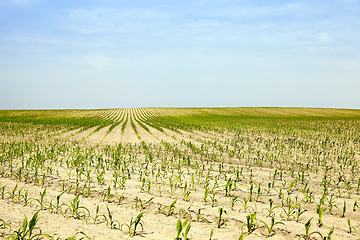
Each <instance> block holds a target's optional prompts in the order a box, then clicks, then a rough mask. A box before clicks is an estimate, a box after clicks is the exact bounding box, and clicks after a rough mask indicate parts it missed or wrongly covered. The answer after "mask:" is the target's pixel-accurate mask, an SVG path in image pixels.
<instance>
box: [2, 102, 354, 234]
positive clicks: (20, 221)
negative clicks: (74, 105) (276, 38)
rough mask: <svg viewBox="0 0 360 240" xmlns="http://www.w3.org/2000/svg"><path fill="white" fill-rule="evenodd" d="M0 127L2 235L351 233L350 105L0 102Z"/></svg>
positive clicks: (352, 127)
mask: <svg viewBox="0 0 360 240" xmlns="http://www.w3.org/2000/svg"><path fill="white" fill-rule="evenodd" d="M0 132H1V134H0V205H1V207H0V238H9V239H36V238H39V239H67V238H69V239H73V238H74V239H80V238H85V239H86V238H89V239H175V240H180V239H181V240H186V239H192V240H196V239H235V240H238V239H267V238H269V237H270V239H331V238H332V239H359V238H360V172H359V170H360V165H359V162H360V110H341V109H305V108H183V109H182V108H178V109H177V108H137V109H99V110H21V111H20V110H19V111H15V110H11V111H10V110H3V111H0ZM31 220H32V221H31ZM25 223H26V224H25ZM20 236H21V237H23V238H21V237H20ZM33 237H34V238H33Z"/></svg>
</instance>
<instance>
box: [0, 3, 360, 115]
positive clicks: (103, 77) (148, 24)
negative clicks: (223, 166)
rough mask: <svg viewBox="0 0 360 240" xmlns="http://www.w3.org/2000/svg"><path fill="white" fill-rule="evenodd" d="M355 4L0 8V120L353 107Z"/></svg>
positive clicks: (359, 104) (357, 87) (357, 55)
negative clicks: (7, 116)
mask: <svg viewBox="0 0 360 240" xmlns="http://www.w3.org/2000/svg"><path fill="white" fill-rule="evenodd" d="M359 16H360V1H359V0H328V1H313V0H301V1H300V0H297V1H285V0H284V1H281V0H274V1H269V0H267V1H265V0H263V1H255V0H253V1H250V0H238V1H235V0H222V1H213V0H208V1H205V0H193V1H189V0H183V1H169V0H166V1H165V0H137V1H134V0H126V1H124V0H101V1H100V0H86V1H85V0H78V1H70V0H62V1H45V0H0V86H1V88H0V89H1V92H0V109H39V108H40V109H41V108H46V109H49V108H55V109H57V108H117V107H119V108H123V107H202V106H204V107H218V106H229V107H230V106H255V107H256V106H264V107H270V106H274V107H279V106H294V107H334V108H360V17H359Z"/></svg>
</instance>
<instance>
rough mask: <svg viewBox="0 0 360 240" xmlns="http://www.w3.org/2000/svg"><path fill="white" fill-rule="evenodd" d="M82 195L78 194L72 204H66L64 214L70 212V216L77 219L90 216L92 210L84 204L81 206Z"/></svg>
mask: <svg viewBox="0 0 360 240" xmlns="http://www.w3.org/2000/svg"><path fill="white" fill-rule="evenodd" d="M79 197H80V195H79V194H78V195H76V196H75V198H74V200H73V201H72V202H71V203H70V204H65V205H64V206H65V207H66V209H65V211H64V215H65V216H67V214H69V216H70V217H72V218H75V219H81V218H84V219H87V218H88V217H89V216H90V211H89V209H87V208H86V207H84V206H80V199H79Z"/></svg>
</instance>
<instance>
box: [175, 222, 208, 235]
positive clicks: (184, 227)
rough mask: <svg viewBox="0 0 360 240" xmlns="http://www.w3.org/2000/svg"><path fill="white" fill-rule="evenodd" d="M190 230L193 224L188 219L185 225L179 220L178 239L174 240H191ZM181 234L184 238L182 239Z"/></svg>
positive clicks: (177, 227)
mask: <svg viewBox="0 0 360 240" xmlns="http://www.w3.org/2000/svg"><path fill="white" fill-rule="evenodd" d="M190 228H191V222H190V221H189V219H186V220H185V221H184V222H183V223H181V220H180V219H179V220H178V221H177V224H176V237H175V238H174V240H190V238H188V234H189V231H190ZM183 230H184V231H183ZM180 234H182V236H183V238H181V237H180ZM210 239H211V236H210Z"/></svg>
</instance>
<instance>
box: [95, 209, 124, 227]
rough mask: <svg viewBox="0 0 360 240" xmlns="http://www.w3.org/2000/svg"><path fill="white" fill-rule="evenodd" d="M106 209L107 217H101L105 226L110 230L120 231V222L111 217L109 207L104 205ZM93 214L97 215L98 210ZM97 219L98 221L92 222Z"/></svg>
mask: <svg viewBox="0 0 360 240" xmlns="http://www.w3.org/2000/svg"><path fill="white" fill-rule="evenodd" d="M98 207H99V206H98ZM106 209H107V215H102V216H103V217H104V219H105V221H106V226H108V227H109V228H111V229H120V228H121V225H120V222H119V221H118V220H115V219H113V215H112V214H111V212H110V209H109V206H107V205H106ZM95 214H96V215H97V214H98V209H97V212H96V213H95ZM95 217H96V216H95ZM97 219H99V217H98V218H96V219H94V222H96V221H95V220H97Z"/></svg>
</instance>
